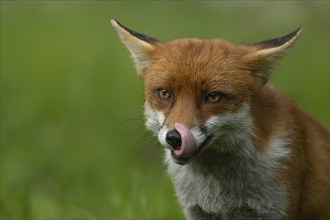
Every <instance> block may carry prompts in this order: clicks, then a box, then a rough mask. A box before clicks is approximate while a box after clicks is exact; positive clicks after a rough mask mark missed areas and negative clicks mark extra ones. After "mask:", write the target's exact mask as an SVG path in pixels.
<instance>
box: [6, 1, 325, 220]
mask: <svg viewBox="0 0 330 220" xmlns="http://www.w3.org/2000/svg"><path fill="white" fill-rule="evenodd" d="M111 18H117V19H118V20H119V21H121V22H122V23H123V24H126V25H127V26H129V27H131V28H133V29H135V30H137V31H140V32H142V33H145V34H149V35H151V36H154V37H156V38H159V39H161V40H165V41H166V40H171V39H174V38H179V37H200V38H215V37H221V38H225V39H230V40H233V41H234V42H255V41H260V40H264V39H267V38H273V37H276V36H280V35H284V34H286V33H288V32H290V31H292V30H294V29H295V28H296V27H297V26H300V25H302V26H303V27H304V29H305V32H304V34H303V36H302V38H301V39H300V40H299V42H298V43H297V45H295V47H294V49H293V50H292V51H291V52H290V54H289V55H288V56H287V57H286V58H285V59H284V60H283V61H282V62H281V66H280V67H279V68H278V69H277V70H276V73H274V75H273V78H272V81H273V83H274V84H276V85H277V86H278V87H280V88H281V89H282V90H283V91H284V92H285V93H286V94H287V95H289V96H290V97H292V98H293V99H294V100H296V101H297V102H298V103H299V105H301V106H302V107H303V108H304V109H306V110H307V111H309V112H311V113H312V114H313V115H314V116H315V117H316V118H317V119H318V120H319V121H320V122H321V123H322V124H323V125H324V126H326V127H327V129H329V2H325V1H314V2H307V1H304V2H299V1H295V2H294V1H287V2H286V1H280V2H275V1H274V2H267V3H266V2H261V1H253V2H252V1H251V2H245V1H233V2H230V1H224V2H215V1H205V2H196V1H189V2H188V1H178V2H173V1H169V2H167V1H157V2H152V1H139V2H137V1H122V2H119V1H45V2H42V1H1V201H0V202H1V203H0V211H1V214H0V217H1V219H182V218H183V215H182V212H181V210H180V207H179V205H178V203H177V201H176V198H175V195H174V191H173V188H172V186H171V183H170V179H169V178H168V177H167V176H166V168H165V167H164V166H163V165H162V160H163V159H162V149H161V147H160V146H159V145H158V144H157V141H156V140H155V139H153V138H152V137H151V135H150V134H146V132H145V131H144V128H143V114H142V106H143V87H142V82H141V81H139V79H138V78H137V77H136V74H135V70H134V68H133V65H132V62H131V61H130V60H129V58H128V52H127V50H126V49H125V48H124V47H123V45H122V44H121V43H120V42H119V40H118V38H117V36H116V34H115V32H114V31H113V30H112V27H111V25H110V19H111Z"/></svg>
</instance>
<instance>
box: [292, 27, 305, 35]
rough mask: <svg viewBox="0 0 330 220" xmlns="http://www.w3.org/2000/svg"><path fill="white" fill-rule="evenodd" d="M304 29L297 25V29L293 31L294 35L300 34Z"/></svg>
mask: <svg viewBox="0 0 330 220" xmlns="http://www.w3.org/2000/svg"><path fill="white" fill-rule="evenodd" d="M303 31H304V28H303V27H302V26H300V27H298V28H297V30H295V31H294V33H296V35H299V34H301V33H302V32H303Z"/></svg>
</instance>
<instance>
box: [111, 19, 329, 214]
mask: <svg viewBox="0 0 330 220" xmlns="http://www.w3.org/2000/svg"><path fill="white" fill-rule="evenodd" d="M111 22H112V25H113V26H114V28H115V30H116V31H117V33H118V35H119V37H120V39H121V40H122V42H123V43H124V45H125V46H126V47H127V48H128V50H129V51H130V53H131V55H132V58H133V61H134V64H135V67H136V69H137V72H138V76H139V77H140V78H141V79H142V80H143V81H144V87H145V98H146V101H145V119H146V120H145V125H146V127H147V129H149V130H151V131H152V132H154V134H155V135H156V136H157V137H158V140H159V142H160V143H161V144H162V145H163V146H164V148H165V162H166V164H167V165H168V173H169V175H170V177H171V179H172V182H173V184H174V187H175V190H176V195H177V197H178V200H179V202H180V204H181V206H182V207H183V212H184V214H185V216H186V218H187V219H196V220H197V219H292V220H295V219H306V220H307V219H330V211H329V210H330V209H329V208H328V205H329V203H330V198H329V194H330V193H329V192H330V178H329V173H330V168H329V167H330V166H329V165H330V164H329V163H330V162H329V155H330V150H329V149H330V147H329V141H330V138H329V134H328V132H327V131H326V129H325V128H323V127H322V126H321V125H320V124H319V123H318V122H317V121H315V120H314V119H313V118H312V117H311V116H310V115H309V114H307V113H305V112H304V111H303V110H301V109H300V108H299V107H297V106H296V105H295V104H294V103H293V102H292V101H291V100H290V99H289V98H287V97H286V96H284V95H283V94H281V92H279V91H278V90H277V89H276V88H275V87H274V86H272V85H270V84H268V83H267V82H268V80H269V78H270V73H271V70H272V69H273V67H274V66H275V65H276V63H277V61H278V60H279V59H280V58H281V57H282V56H283V55H284V54H285V52H286V51H287V50H288V49H289V48H290V47H291V46H292V45H293V44H294V43H295V41H296V40H297V39H298V37H299V36H300V34H301V32H302V29H301V28H298V29H297V30H296V31H294V32H292V33H290V34H288V35H286V36H284V37H280V38H276V39H272V40H267V41H262V42H259V43H255V44H239V45H236V44H233V43H230V42H228V41H225V40H221V39H213V40H200V39H179V40H174V41H171V42H168V43H163V42H160V41H158V40H156V39H155V38H152V37H149V36H146V35H143V34H140V33H137V32H135V31H132V30H130V29H128V28H127V27H125V26H123V25H122V24H120V23H119V22H118V21H116V20H112V21H111Z"/></svg>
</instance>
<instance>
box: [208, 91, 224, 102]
mask: <svg viewBox="0 0 330 220" xmlns="http://www.w3.org/2000/svg"><path fill="white" fill-rule="evenodd" d="M224 96H225V95H224V94H223V93H221V92H211V93H210V94H208V95H207V96H206V97H205V98H204V101H205V102H206V103H218V102H220V101H221V99H222V98H223V97H224Z"/></svg>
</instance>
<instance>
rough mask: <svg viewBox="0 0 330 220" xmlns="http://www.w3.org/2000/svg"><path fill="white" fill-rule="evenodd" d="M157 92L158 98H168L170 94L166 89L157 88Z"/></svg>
mask: <svg viewBox="0 0 330 220" xmlns="http://www.w3.org/2000/svg"><path fill="white" fill-rule="evenodd" d="M157 94H158V96H159V98H161V99H164V100H169V99H170V98H171V97H172V96H171V94H170V93H169V92H168V91H167V90H166V89H158V90H157Z"/></svg>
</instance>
